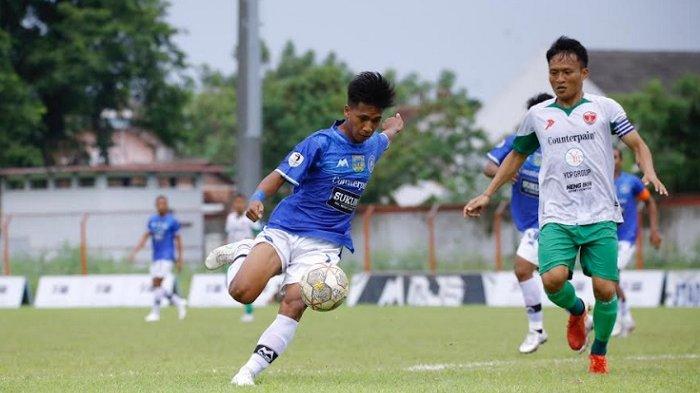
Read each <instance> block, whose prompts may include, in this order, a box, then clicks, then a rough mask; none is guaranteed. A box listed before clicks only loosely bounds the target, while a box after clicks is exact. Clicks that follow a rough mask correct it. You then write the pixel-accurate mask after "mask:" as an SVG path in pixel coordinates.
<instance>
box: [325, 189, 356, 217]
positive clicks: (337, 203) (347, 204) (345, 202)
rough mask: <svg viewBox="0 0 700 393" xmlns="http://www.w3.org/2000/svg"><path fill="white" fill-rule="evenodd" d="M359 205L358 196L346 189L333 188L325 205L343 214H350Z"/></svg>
mask: <svg viewBox="0 0 700 393" xmlns="http://www.w3.org/2000/svg"><path fill="white" fill-rule="evenodd" d="M359 203H360V196H359V195H357V194H355V193H352V192H350V191H348V190H346V189H343V188H340V187H335V188H333V191H332V192H331V197H330V199H329V200H328V201H326V204H327V205H328V206H330V207H332V208H334V209H336V210H339V211H341V212H343V213H348V214H350V213H352V212H353V211H355V209H356V208H357V205H358V204H359Z"/></svg>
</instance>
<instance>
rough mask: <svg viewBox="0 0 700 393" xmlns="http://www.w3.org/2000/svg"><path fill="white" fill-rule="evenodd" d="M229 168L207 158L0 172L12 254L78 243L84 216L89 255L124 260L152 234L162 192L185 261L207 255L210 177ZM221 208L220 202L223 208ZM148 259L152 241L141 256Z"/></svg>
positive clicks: (36, 252) (35, 252)
mask: <svg viewBox="0 0 700 393" xmlns="http://www.w3.org/2000/svg"><path fill="white" fill-rule="evenodd" d="M222 173H223V169H222V168H221V167H218V166H211V165H206V164H203V163H196V162H195V163H192V162H189V163H178V162H169V163H149V164H129V165H117V166H68V167H44V168H6V169H0V195H1V197H0V203H1V205H0V209H1V211H2V218H3V222H4V223H5V224H6V225H7V235H8V239H9V241H8V246H9V251H10V255H19V254H29V255H42V254H44V255H45V254H47V253H51V252H53V251H55V250H59V249H61V248H63V247H65V246H68V247H79V245H80V242H81V220H85V225H86V231H85V233H86V236H85V241H86V243H87V249H88V254H89V255H101V256H106V257H111V258H115V259H121V258H123V257H125V256H126V255H127V254H128V252H129V251H130V250H131V249H133V247H134V246H135V245H136V243H137V242H138V240H139V238H140V236H141V235H142V234H143V233H144V232H145V231H146V221H147V220H148V217H149V216H150V215H151V214H154V213H155V198H156V197H157V196H158V195H164V196H166V197H167V198H168V200H169V203H170V207H171V209H172V210H173V211H174V214H175V215H176V217H177V218H178V219H179V220H180V222H181V224H182V229H181V235H182V239H183V243H184V244H183V245H184V252H185V260H186V261H187V262H190V263H198V262H200V261H201V260H202V257H203V253H204V220H205V214H207V213H211V212H212V209H211V208H212V206H208V205H206V204H205V200H204V183H205V180H204V178H205V177H206V176H210V177H211V175H213V176H214V177H217V176H222ZM222 207H223V206H214V208H215V209H214V210H219V209H221V208H222ZM149 259H150V244H149V245H148V246H147V249H146V250H144V251H142V252H141V253H140V254H139V255H138V256H137V261H139V262H145V261H147V260H149Z"/></svg>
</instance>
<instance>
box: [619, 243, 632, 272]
mask: <svg viewBox="0 0 700 393" xmlns="http://www.w3.org/2000/svg"><path fill="white" fill-rule="evenodd" d="M636 249H637V248H636V247H635V245H634V243H632V242H628V241H626V240H620V241H619V242H617V268H618V269H620V270H622V269H625V268H627V265H629V264H630V261H632V257H633V256H634V251H635V250H636Z"/></svg>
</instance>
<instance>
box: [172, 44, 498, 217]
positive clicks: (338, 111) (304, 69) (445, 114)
mask: <svg viewBox="0 0 700 393" xmlns="http://www.w3.org/2000/svg"><path fill="white" fill-rule="evenodd" d="M353 74H354V73H353V72H352V71H351V70H350V69H349V68H348V67H347V66H346V65H345V64H344V63H342V62H340V61H339V60H338V58H337V57H336V56H335V55H334V54H330V55H328V56H327V57H326V58H325V59H323V60H322V61H318V60H317V59H316V56H315V53H314V52H313V51H307V52H305V53H300V54H298V53H297V51H296V49H295V48H294V45H293V44H291V43H288V44H287V45H286V47H285V49H284V50H283V52H282V55H281V57H280V62H279V63H278V65H277V66H276V67H275V68H272V69H270V70H268V72H267V73H266V74H265V77H264V80H263V172H264V173H268V172H270V171H272V170H273V169H274V168H275V167H276V166H277V165H278V164H279V162H280V160H282V159H283V158H284V156H285V155H286V154H287V153H288V152H289V151H290V150H292V149H293V148H294V146H295V145H296V144H297V143H299V142H300V141H301V140H303V139H304V138H306V137H307V136H309V135H310V134H311V133H312V132H314V131H316V130H318V129H321V128H325V127H328V126H329V125H330V124H331V123H332V122H333V121H334V120H336V119H341V118H342V117H343V112H342V110H343V107H344V105H345V103H346V101H347V90H346V89H347V84H348V83H349V82H350V80H351V79H352V77H353ZM385 75H386V76H387V77H388V78H389V79H390V80H393V81H394V82H395V87H396V93H397V108H399V110H400V111H401V112H403V114H404V115H405V117H406V119H407V124H406V128H405V131H404V132H403V134H402V135H401V136H400V137H399V138H397V139H396V140H395V141H394V142H393V144H392V148H391V149H389V151H388V152H387V153H386V154H385V155H384V157H383V158H382V163H381V165H378V166H377V167H376V169H375V171H374V175H373V180H372V182H370V186H369V188H368V189H367V191H366V193H365V195H364V196H363V202H365V203H369V202H391V201H392V197H391V194H392V193H393V191H395V190H396V189H397V188H398V187H400V186H401V185H403V184H407V183H409V184H414V183H416V182H418V181H420V180H433V181H436V182H439V183H441V184H443V185H445V186H447V187H448V188H449V189H450V190H452V191H454V192H455V193H457V194H458V195H463V194H464V192H465V191H466V188H468V187H469V186H470V184H471V182H472V181H473V179H474V177H475V176H477V175H478V174H479V173H480V169H479V168H478V166H479V165H480V162H481V159H480V157H481V150H480V146H484V144H485V143H484V142H485V139H484V137H483V134H482V133H481V132H480V131H478V130H476V129H475V128H474V124H473V121H474V114H475V112H476V110H477V109H478V108H479V104H478V102H477V101H475V100H473V99H471V98H469V96H468V94H467V92H466V91H465V90H464V89H457V88H456V87H455V75H454V73H452V72H447V71H445V72H443V73H442V74H441V75H440V77H439V79H438V80H437V81H436V82H428V81H424V80H421V79H420V78H419V77H418V76H417V75H416V74H410V75H408V76H406V77H405V78H403V79H401V80H397V78H396V73H395V72H394V71H391V70H390V71H387V72H385ZM235 106H236V95H235V77H234V76H228V77H227V76H224V75H221V74H220V73H216V72H211V71H208V70H205V72H204V73H203V74H202V77H201V89H200V90H199V92H198V93H197V94H196V95H195V97H194V99H193V101H192V102H191V103H190V104H189V105H188V107H187V108H188V109H187V117H188V119H189V120H188V122H187V124H188V127H187V128H188V132H187V135H188V136H187V137H186V138H185V139H184V141H183V145H182V146H181V148H180V151H181V152H183V153H186V154H190V155H201V156H204V157H206V158H208V159H210V160H212V161H214V162H216V163H220V164H230V165H233V163H234V162H235V160H234V155H235V145H236V142H235V139H236V138H235V132H236V130H237V125H236V120H235V113H236V108H235ZM395 111H396V108H388V109H387V111H386V112H385V114H387V115H390V114H393V113H394V112H395ZM202 142H204V143H202ZM475 154H478V157H479V159H474V156H475Z"/></svg>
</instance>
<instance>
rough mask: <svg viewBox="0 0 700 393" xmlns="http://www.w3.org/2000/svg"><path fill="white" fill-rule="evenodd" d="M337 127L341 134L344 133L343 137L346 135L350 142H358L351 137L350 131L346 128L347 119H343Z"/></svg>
mask: <svg viewBox="0 0 700 393" xmlns="http://www.w3.org/2000/svg"><path fill="white" fill-rule="evenodd" d="M338 129H339V130H340V132H342V133H343V135H345V137H346V138H347V139H348V140H349V141H350V142H352V143H358V142H356V141H355V140H353V139H352V133H351V132H350V130H349V129H348V122H347V120H346V121H343V122H342V123H341V124H340V125H339V126H338Z"/></svg>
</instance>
